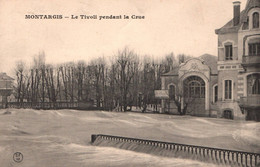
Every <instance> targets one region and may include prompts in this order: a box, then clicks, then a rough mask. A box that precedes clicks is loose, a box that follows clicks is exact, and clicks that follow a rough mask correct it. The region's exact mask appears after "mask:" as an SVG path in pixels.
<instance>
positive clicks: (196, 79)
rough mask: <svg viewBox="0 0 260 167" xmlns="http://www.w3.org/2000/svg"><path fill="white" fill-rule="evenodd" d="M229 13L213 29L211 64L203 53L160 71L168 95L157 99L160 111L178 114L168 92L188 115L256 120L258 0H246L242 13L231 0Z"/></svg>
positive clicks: (259, 111)
mask: <svg viewBox="0 0 260 167" xmlns="http://www.w3.org/2000/svg"><path fill="white" fill-rule="evenodd" d="M233 13H234V15H233V18H232V19H231V20H230V21H229V22H228V23H227V24H225V25H224V26H223V27H222V28H220V29H217V30H216V34H217V35H218V46H217V47H218V58H217V61H216V62H214V61H212V60H213V59H214V58H210V59H209V58H207V56H204V57H200V58H193V59H189V60H187V61H186V62H185V63H183V64H181V65H180V66H179V68H178V69H174V70H173V71H171V72H169V73H167V74H164V75H163V77H162V90H164V91H167V93H168V98H164V99H163V100H162V109H161V112H169V113H171V112H172V113H178V112H176V108H177V106H176V103H175V100H176V99H174V97H173V96H172V94H173V93H174V94H175V97H178V98H181V103H182V106H181V108H182V110H183V109H185V107H187V114H189V115H196V116H209V117H218V118H222V117H223V118H228V119H242V120H258V121H259V119H260V25H259V24H260V17H259V15H260V0H248V1H247V4H246V8H245V9H244V10H243V11H240V2H239V1H236V2H233ZM210 61H211V62H210ZM185 104H188V106H186V105H185Z"/></svg>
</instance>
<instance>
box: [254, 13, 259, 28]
mask: <svg viewBox="0 0 260 167" xmlns="http://www.w3.org/2000/svg"><path fill="white" fill-rule="evenodd" d="M253 28H259V13H258V12H255V13H253Z"/></svg>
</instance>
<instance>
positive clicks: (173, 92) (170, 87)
mask: <svg viewBox="0 0 260 167" xmlns="http://www.w3.org/2000/svg"><path fill="white" fill-rule="evenodd" d="M169 97H170V99H171V100H173V99H174V98H175V86H174V85H170V86H169Z"/></svg>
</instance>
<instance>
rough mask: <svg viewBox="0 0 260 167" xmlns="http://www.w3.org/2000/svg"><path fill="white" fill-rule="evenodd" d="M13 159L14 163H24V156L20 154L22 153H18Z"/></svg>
mask: <svg viewBox="0 0 260 167" xmlns="http://www.w3.org/2000/svg"><path fill="white" fill-rule="evenodd" d="M13 159H14V162H17V163H19V162H22V161H23V154H22V153H20V152H16V153H14V155H13Z"/></svg>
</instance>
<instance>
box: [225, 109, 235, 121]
mask: <svg viewBox="0 0 260 167" xmlns="http://www.w3.org/2000/svg"><path fill="white" fill-rule="evenodd" d="M223 118H226V119H233V114H232V111H231V110H224V111H223Z"/></svg>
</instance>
